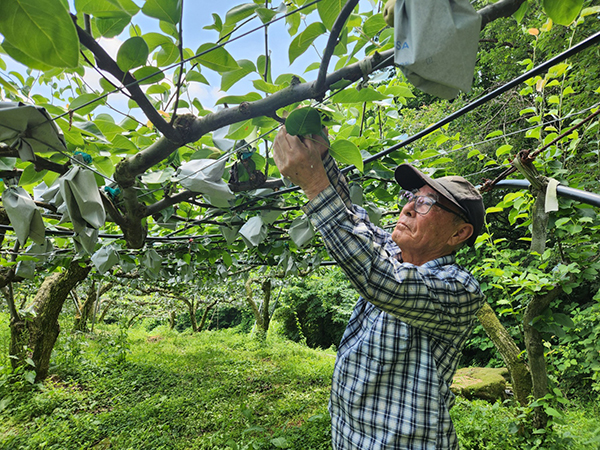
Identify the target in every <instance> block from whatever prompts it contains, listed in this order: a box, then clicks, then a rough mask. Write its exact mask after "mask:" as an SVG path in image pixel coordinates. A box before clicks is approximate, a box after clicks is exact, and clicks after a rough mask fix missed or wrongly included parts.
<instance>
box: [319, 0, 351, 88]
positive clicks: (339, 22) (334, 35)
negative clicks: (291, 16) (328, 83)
mask: <svg viewBox="0 0 600 450" xmlns="http://www.w3.org/2000/svg"><path fill="white" fill-rule="evenodd" d="M357 4H358V0H348V1H347V2H346V4H345V5H344V7H343V8H342V10H341V11H340V15H339V16H338V17H337V19H335V23H334V24H333V27H332V28H331V33H329V40H328V41H327V46H326V47H325V52H323V58H322V59H321V67H319V74H318V75H317V81H315V83H314V88H313V89H314V93H313V95H314V96H315V97H318V96H321V95H323V94H324V93H325V90H324V87H325V77H326V76H327V68H328V67H329V61H330V60H331V56H332V55H333V51H334V50H335V47H336V45H337V43H338V37H339V35H340V33H341V32H342V29H343V28H344V25H345V24H346V20H348V17H349V16H350V14H351V13H352V10H353V9H354V7H355V6H356V5H357Z"/></svg>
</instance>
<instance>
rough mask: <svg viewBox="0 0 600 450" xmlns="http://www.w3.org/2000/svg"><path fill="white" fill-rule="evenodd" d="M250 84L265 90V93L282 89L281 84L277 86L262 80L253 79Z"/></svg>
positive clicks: (272, 92)
mask: <svg viewBox="0 0 600 450" xmlns="http://www.w3.org/2000/svg"><path fill="white" fill-rule="evenodd" d="M252 84H253V85H254V88H255V89H258V90H259V91H263V92H266V93H267V94H274V93H275V92H277V91H278V90H280V89H282V86H277V85H275V84H272V83H267V82H266V81H264V80H254V81H253V82H252ZM288 84H289V83H288Z"/></svg>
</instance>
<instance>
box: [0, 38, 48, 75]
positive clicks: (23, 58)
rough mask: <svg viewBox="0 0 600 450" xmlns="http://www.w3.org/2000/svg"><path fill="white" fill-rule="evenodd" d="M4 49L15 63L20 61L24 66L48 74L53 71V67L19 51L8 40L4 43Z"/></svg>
mask: <svg viewBox="0 0 600 450" xmlns="http://www.w3.org/2000/svg"><path fill="white" fill-rule="evenodd" d="M2 48H3V49H4V51H5V52H6V53H7V54H8V55H9V56H10V57H11V58H12V59H14V60H15V61H19V62H20V63H21V64H23V65H25V66H27V67H29V68H31V69H34V70H40V71H42V72H47V71H49V70H52V69H53V67H52V66H49V65H48V64H44V63H43V62H40V61H38V60H37V59H34V58H32V57H31V56H29V55H27V54H26V53H23V52H22V51H21V50H19V49H18V48H17V47H15V46H14V45H12V44H11V43H10V42H8V41H7V40H6V39H5V40H4V42H2Z"/></svg>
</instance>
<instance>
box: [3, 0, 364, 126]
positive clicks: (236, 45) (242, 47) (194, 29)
mask: <svg viewBox="0 0 600 450" xmlns="http://www.w3.org/2000/svg"><path fill="white" fill-rule="evenodd" d="M0 1H2V0H0ZM244 1H246V2H250V1H251V0H214V1H207V0H184V1H183V8H184V10H183V34H184V39H183V42H184V46H185V47H186V48H190V49H191V50H192V51H194V52H195V51H196V49H197V48H198V47H199V45H200V44H202V43H206V42H213V43H214V42H216V41H217V39H218V34H217V32H216V31H215V30H205V29H204V27H206V26H208V25H211V24H212V23H213V17H212V13H216V14H218V15H219V16H220V17H221V18H222V19H223V21H224V20H225V15H226V13H227V11H229V10H230V9H231V8H233V7H234V6H237V5H239V4H241V3H244ZM134 2H135V3H136V4H138V5H139V6H141V5H143V4H144V1H143V0H134ZM69 3H70V4H71V11H75V8H74V7H73V0H69ZM273 4H274V5H277V4H276V3H275V2H273ZM361 4H362V7H363V9H364V8H365V7H366V8H372V7H373V4H372V3H371V1H365V0H363V1H362V2H361ZM309 20H310V21H314V20H318V15H317V13H316V12H314V13H313V14H312V15H311V16H309ZM132 23H134V24H136V25H139V26H140V27H141V30H142V33H148V32H151V31H160V29H159V21H158V20H157V19H153V18H151V17H147V16H145V15H144V14H142V13H141V11H140V12H139V13H138V14H137V15H136V16H134V18H133V20H132ZM261 24H262V22H260V20H258V19H257V18H256V19H254V20H253V21H251V22H250V23H249V24H247V25H245V26H244V27H242V28H241V29H240V30H238V31H236V34H235V35H234V36H237V35H239V34H242V33H245V32H247V31H250V30H252V29H254V28H257V27H259V26H260V25H261ZM305 26H306V24H303V25H301V26H300V30H302V29H303V28H304V27H305ZM268 33H269V50H270V52H271V66H272V68H271V72H272V76H273V79H275V78H277V76H278V75H280V74H283V73H293V74H296V75H298V76H301V77H303V78H305V79H306V80H307V81H311V80H313V79H314V78H315V77H316V74H317V72H316V71H311V72H309V73H305V69H306V67H307V66H308V65H309V64H310V63H313V62H317V61H318V60H319V54H320V53H321V52H322V49H323V48H324V46H325V44H326V41H327V36H325V35H324V36H321V37H320V38H319V39H317V40H316V41H315V45H316V47H317V48H318V49H319V52H318V53H317V51H316V50H315V49H314V48H312V47H311V48H309V49H308V50H307V51H306V53H305V54H304V55H302V56H300V57H299V58H298V59H297V60H296V61H294V63H293V64H292V65H290V64H289V57H288V47H289V45H290V43H291V41H292V39H293V37H292V36H290V35H289V33H288V31H287V25H286V23H285V20H280V21H278V22H276V23H274V24H272V25H270V26H269V30H268ZM127 38H129V29H128V28H127V29H125V31H124V32H123V33H122V34H121V35H120V36H118V37H117V38H113V39H101V40H100V44H101V45H102V46H103V47H104V48H105V50H106V51H108V53H109V54H111V55H112V56H113V57H115V58H116V54H117V51H118V49H119V47H120V45H121V44H122V43H123V42H124V41H125V40H126V39H127ZM225 48H226V49H227V51H228V52H229V53H230V54H231V55H232V56H233V57H234V58H235V59H236V60H239V59H249V60H251V61H253V62H254V63H256V60H257V58H258V56H259V55H261V54H264V51H265V44H264V31H263V30H259V31H256V32H254V33H252V34H250V35H248V36H246V37H244V38H242V39H240V40H238V41H235V42H232V43H228V44H227V45H226V46H225ZM3 59H4V60H5V61H6V63H7V64H8V70H7V72H9V71H11V70H15V71H17V72H20V73H23V72H24V71H25V68H24V67H23V66H21V65H20V64H18V63H15V62H13V61H12V60H10V58H8V57H6V55H3ZM334 64H335V60H334V61H332V63H331V64H330V66H331V67H330V70H332V68H333V66H334ZM202 74H203V75H204V76H205V77H206V78H207V80H208V81H209V85H204V84H200V83H192V86H191V87H190V97H191V98H194V97H196V98H198V99H199V100H200V102H201V103H202V104H203V106H204V107H205V108H207V109H213V108H214V103H215V101H216V100H217V99H218V98H219V97H221V96H223V95H242V94H246V93H248V92H250V91H252V90H254V87H253V86H252V83H251V81H250V80H252V79H256V78H258V75H257V74H250V75H249V76H247V77H246V78H245V79H243V80H242V81H240V82H239V83H238V84H236V85H234V86H233V87H232V88H230V89H229V90H228V92H226V93H225V92H222V91H221V90H220V75H219V74H217V73H215V72H213V71H211V70H209V69H206V68H202ZM85 79H86V82H87V83H88V84H89V85H90V87H91V88H93V89H99V79H100V76H99V75H98V74H97V73H96V72H94V71H92V70H87V71H86V77H85ZM35 93H40V94H42V95H44V96H46V97H49V96H50V93H49V89H48V88H47V87H45V86H36V87H35V88H34V90H33V91H32V92H31V94H35ZM109 102H110V104H111V105H113V106H114V107H115V108H117V109H119V110H120V111H123V112H126V111H127V106H126V105H127V102H126V98H125V96H123V95H121V94H113V95H111V96H110V97H109ZM101 110H102V112H105V110H106V108H101ZM106 111H107V112H109V113H110V114H111V115H114V113H112V112H110V111H109V110H106ZM96 112H100V108H99V109H97V110H96ZM132 113H133V114H134V115H135V116H136V117H137V116H139V118H140V120H145V119H144V118H143V117H142V116H141V112H139V110H134V111H132ZM115 118H116V119H117V121H119V120H120V119H118V118H117V117H115Z"/></svg>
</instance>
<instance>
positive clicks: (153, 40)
mask: <svg viewBox="0 0 600 450" xmlns="http://www.w3.org/2000/svg"><path fill="white" fill-rule="evenodd" d="M142 37H143V38H144V40H145V41H146V44H148V50H149V51H150V52H152V51H154V50H155V49H156V48H157V47H160V46H161V45H163V44H172V43H173V39H172V38H171V37H169V36H166V35H164V34H162V33H146V34H144V35H142Z"/></svg>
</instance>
